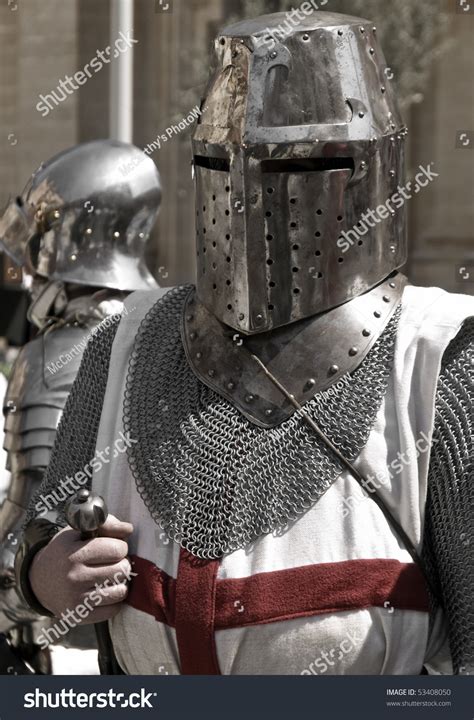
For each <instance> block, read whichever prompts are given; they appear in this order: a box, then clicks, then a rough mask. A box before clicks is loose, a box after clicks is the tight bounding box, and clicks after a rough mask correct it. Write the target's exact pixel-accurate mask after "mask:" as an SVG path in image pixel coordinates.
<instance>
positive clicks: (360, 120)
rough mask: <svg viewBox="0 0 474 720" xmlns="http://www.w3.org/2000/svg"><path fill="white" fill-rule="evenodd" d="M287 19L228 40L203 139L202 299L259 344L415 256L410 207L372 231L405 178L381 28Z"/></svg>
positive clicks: (199, 190) (199, 174)
mask: <svg viewBox="0 0 474 720" xmlns="http://www.w3.org/2000/svg"><path fill="white" fill-rule="evenodd" d="M285 18H286V14H285V13H277V14H274V15H267V16H263V17H261V18H257V19H255V20H251V21H245V22H241V23H237V24H236V25H233V26H231V27H228V28H226V29H225V30H224V31H223V32H222V33H221V35H220V36H219V37H218V39H217V40H216V44H215V54H216V66H217V67H216V70H215V72H214V74H213V76H212V78H211V81H210V84H209V88H208V92H207V96H206V98H205V100H204V102H203V110H202V115H201V117H200V119H199V124H198V125H197V127H196V130H195V133H194V137H193V151H194V165H195V181H196V198H197V207H196V231H197V255H198V258H197V260H198V262H197V266H198V277H197V292H198V296H199V298H200V299H201V301H202V302H203V303H204V305H206V307H207V308H208V309H209V310H211V312H213V313H214V314H215V315H216V316H217V317H218V318H219V319H220V320H222V321H223V322H224V323H226V324H227V325H229V326H231V327H233V328H235V329H237V330H239V331H241V332H244V333H247V334H250V333H259V332H263V331H266V330H270V329H272V328H274V327H279V326H281V325H285V324H287V323H291V322H294V321H296V320H299V319H301V318H304V317H308V316H310V315H314V314H317V313H320V312H324V311H326V310H329V309H330V308H332V307H336V306H338V305H340V304H342V303H344V302H346V301H348V300H350V299H352V298H354V297H357V296H358V295H360V294H362V293H364V292H366V291H367V290H369V289H370V288H372V287H374V286H375V285H377V284H378V283H379V282H381V281H382V280H383V279H384V278H386V277H387V276H388V275H389V273H390V272H391V271H392V270H394V269H396V268H398V267H400V266H401V265H403V264H404V262H405V259H406V235H405V226H406V221H405V211H404V208H403V207H399V209H397V211H396V212H395V208H393V207H392V208H391V209H390V210H387V211H386V213H385V215H386V219H384V220H383V222H379V223H376V222H374V221H373V220H372V219H368V222H367V223H365V224H364V221H363V214H364V213H366V212H367V211H368V210H370V209H373V210H374V211H375V210H376V209H377V207H378V206H380V205H381V204H382V203H386V201H387V200H388V199H389V198H390V197H391V196H392V195H393V194H394V193H395V192H396V191H397V187H398V185H399V183H400V182H401V180H402V178H403V174H404V137H405V134H406V128H405V127H404V126H403V124H402V121H401V119H400V116H399V112H398V109H397V104H396V100H395V97H394V94H393V92H392V89H391V88H390V85H389V83H388V82H387V78H386V75H385V73H384V70H385V68H386V65H385V61H384V58H383V55H382V52H381V50H380V47H379V45H378V42H377V37H376V30H375V28H373V26H372V24H371V23H369V22H367V21H365V20H361V19H359V18H352V17H348V16H345V15H338V14H331V13H321V12H318V13H313V15H312V16H310V17H308V16H305V19H304V20H303V21H301V22H300V23H299V24H298V25H296V26H295V25H292V24H291V23H290V22H289V21H288V20H285ZM344 239H346V240H345V241H344V242H343V240H344ZM351 241H352V242H351ZM344 246H345V247H344ZM347 246H349V248H347ZM344 250H346V251H345V252H344Z"/></svg>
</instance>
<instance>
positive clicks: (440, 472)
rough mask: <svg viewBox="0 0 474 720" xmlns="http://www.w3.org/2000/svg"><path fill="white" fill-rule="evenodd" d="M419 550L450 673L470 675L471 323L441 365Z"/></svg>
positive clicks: (473, 570) (473, 550) (473, 582)
mask: <svg viewBox="0 0 474 720" xmlns="http://www.w3.org/2000/svg"><path fill="white" fill-rule="evenodd" d="M423 552H424V556H425V560H426V562H427V565H428V567H429V568H430V571H431V572H430V574H431V575H432V576H433V578H434V579H435V580H436V584H437V587H438V593H437V594H438V599H440V601H441V604H442V606H443V609H444V612H445V614H446V616H447V618H448V621H449V644H450V650H451V655H452V659H453V666H454V671H455V673H460V674H471V675H472V674H474V319H470V320H469V321H468V322H466V323H465V325H464V328H463V330H462V331H461V332H460V333H459V334H458V336H457V337H456V338H455V340H454V341H453V342H452V343H451V344H450V345H449V347H448V349H447V351H446V353H445V355H444V358H443V362H442V368H441V374H440V378H439V382H438V393H437V398H436V419H435V426H434V434H433V447H432V451H431V458H430V477H429V492H428V500H427V505H426V526H425V538H424V546H423Z"/></svg>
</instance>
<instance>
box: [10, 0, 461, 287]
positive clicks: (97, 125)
mask: <svg viewBox="0 0 474 720" xmlns="http://www.w3.org/2000/svg"><path fill="white" fill-rule="evenodd" d="M420 1H422V2H429V0H413V2H420ZM111 2H114V0H42V1H41V2H38V0H2V2H1V4H0V99H1V102H0V204H2V205H3V204H4V203H5V202H6V200H7V198H8V196H9V194H10V193H15V192H18V191H20V190H21V189H22V186H23V184H24V183H25V182H26V180H27V179H28V177H29V174H30V173H31V172H32V171H33V170H34V169H35V168H36V167H37V166H38V165H39V164H40V163H41V162H42V161H43V160H45V159H47V158H48V157H50V156H51V155H53V154H54V153H56V152H59V151H60V150H62V149H64V148H66V147H68V146H70V145H73V144H75V143H77V142H84V141H87V140H91V139H94V138H99V137H107V136H108V134H109V86H110V68H109V67H107V66H105V67H104V68H103V69H102V70H101V71H100V72H97V74H95V75H94V76H93V77H92V78H91V79H90V80H88V82H87V83H85V84H84V85H83V86H82V87H81V88H80V89H79V90H78V91H77V92H75V93H74V94H72V95H71V96H69V97H68V98H67V99H66V100H65V101H64V102H62V103H61V104H60V105H59V106H58V107H56V108H54V110H52V111H51V112H50V113H49V114H48V115H47V116H46V117H42V115H41V114H40V113H39V112H38V110H37V109H36V105H37V103H38V102H39V96H40V95H41V94H43V95H45V94H47V93H49V92H51V90H53V89H54V88H56V87H57V85H58V82H59V80H60V79H62V78H65V77H66V75H73V74H74V73H75V72H76V71H77V70H80V69H82V68H83V67H84V66H85V65H86V63H88V62H89V61H90V59H91V58H92V57H94V55H95V54H96V51H97V50H100V49H103V48H105V47H106V46H107V45H109V44H110V43H111V38H110V13H111ZM168 2H169V3H170V5H171V7H170V10H169V11H168V12H163V11H160V12H157V10H163V7H161V8H160V7H159V6H160V2H159V0H135V1H134V11H135V20H134V28H133V36H134V37H135V38H136V39H138V43H137V44H136V45H135V46H134V138H133V141H134V143H135V144H136V145H137V146H139V147H146V146H147V145H148V144H149V143H152V142H153V141H154V140H155V138H156V137H157V136H158V135H161V134H163V133H166V130H167V129H168V128H170V127H172V126H173V125H177V124H178V123H179V122H180V121H181V120H182V119H183V118H185V117H187V116H188V115H189V113H190V111H191V110H192V109H193V107H195V105H196V103H197V102H198V101H199V96H200V92H202V90H203V88H204V84H205V79H206V75H207V73H208V71H209V58H210V43H211V40H212V38H213V36H214V34H215V32H216V30H217V29H218V27H219V26H221V25H222V24H225V23H226V22H227V21H228V19H229V18H231V17H232V18H234V17H235V16H238V15H239V14H241V13H242V11H243V8H244V3H243V1H242V0H168ZM259 2H260V4H261V3H262V2H263V0H259ZM390 2H391V0H380V3H381V4H383V3H387V4H388V3H390ZM163 4H164V3H161V6H163ZM299 4H300V3H298V2H295V3H294V6H295V7H297V6H298V5H299ZM247 5H248V4H247ZM454 5H455V2H454V0H446V7H447V9H448V10H450V11H451V13H452V22H451V28H450V35H451V40H452V42H451V45H450V47H449V48H448V49H447V50H446V52H445V53H444V54H443V55H442V57H441V58H440V59H439V60H438V61H436V62H435V63H434V65H433V68H432V75H431V80H430V82H429V86H428V87H427V90H426V93H425V96H424V100H423V102H421V103H420V104H418V105H413V106H411V108H410V110H409V112H408V116H407V117H406V120H407V124H408V127H409V129H410V136H409V137H410V143H409V163H408V165H409V171H410V172H413V173H415V172H416V169H417V168H418V166H419V165H424V166H428V165H429V164H430V163H433V168H434V170H435V171H436V172H437V173H438V174H439V177H438V178H437V179H436V181H435V182H433V183H431V184H430V186H429V187H427V188H426V189H425V190H423V191H422V192H421V193H420V194H419V195H417V196H416V197H415V198H414V199H413V200H412V201H410V203H409V217H410V227H409V232H410V241H411V250H410V259H409V263H408V274H409V277H410V279H411V280H412V281H413V282H415V283H418V284H422V285H432V284H435V285H439V286H442V287H444V288H446V289H448V290H451V291H457V292H467V293H472V294H474V231H473V228H474V217H473V215H474V207H473V203H472V188H473V185H474V182H473V181H474V168H473V163H472V158H473V157H474V155H473V154H471V152H470V150H471V149H473V148H474V130H473V129H474V95H473V87H472V77H473V71H474V43H473V42H472V40H473V22H474V20H473V17H474V15H473V14H471V13H469V14H467V15H466V14H461V13H459V12H455V8H454ZM324 9H327V10H330V0H329V2H328V3H327V6H326V7H325V8H324ZM463 133H464V134H465V137H464V136H463ZM461 137H464V143H465V142H466V138H467V139H468V140H469V143H468V144H462V143H463V140H460V138H461ZM189 138H190V129H186V130H184V131H182V132H179V133H176V134H174V135H173V136H172V137H171V138H170V139H169V141H168V142H166V143H164V144H163V146H162V148H161V149H159V150H158V149H157V150H155V151H154V152H153V154H152V155H151V157H152V158H153V159H154V161H155V162H156V164H157V166H158V168H159V170H160V172H161V173H162V177H163V184H164V198H163V206H162V212H161V214H160V218H159V221H158V225H157V228H156V232H155V236H154V242H153V245H152V251H151V258H150V260H151V263H152V267H153V269H154V272H155V275H156V276H157V278H158V280H159V281H160V282H161V283H162V284H164V285H165V284H174V283H177V282H185V281H192V279H193V276H194V200H193V186H192V179H191V149H190V143H189ZM463 267H464V268H466V270H465V271H464V272H461V269H462V268H463ZM466 275H467V276H468V277H466Z"/></svg>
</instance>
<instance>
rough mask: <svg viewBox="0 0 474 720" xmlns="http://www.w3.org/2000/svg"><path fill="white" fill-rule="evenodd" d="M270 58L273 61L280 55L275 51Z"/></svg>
mask: <svg viewBox="0 0 474 720" xmlns="http://www.w3.org/2000/svg"><path fill="white" fill-rule="evenodd" d="M270 57H271V59H272V60H275V58H276V57H278V53H277V52H276V50H273V52H271V53H270Z"/></svg>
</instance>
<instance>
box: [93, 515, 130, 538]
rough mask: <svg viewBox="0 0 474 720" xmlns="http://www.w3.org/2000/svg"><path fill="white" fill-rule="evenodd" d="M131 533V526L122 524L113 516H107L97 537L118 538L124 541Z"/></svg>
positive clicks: (125, 523) (127, 523) (126, 523)
mask: <svg viewBox="0 0 474 720" xmlns="http://www.w3.org/2000/svg"><path fill="white" fill-rule="evenodd" d="M132 532H133V525H132V524H131V523H129V522H122V520H119V519H118V518H116V517H115V515H108V516H107V520H106V521H105V523H104V524H103V525H102V526H101V527H100V528H99V537H110V538H119V539H120V540H126V539H127V538H128V537H129V535H131V534H132Z"/></svg>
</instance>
